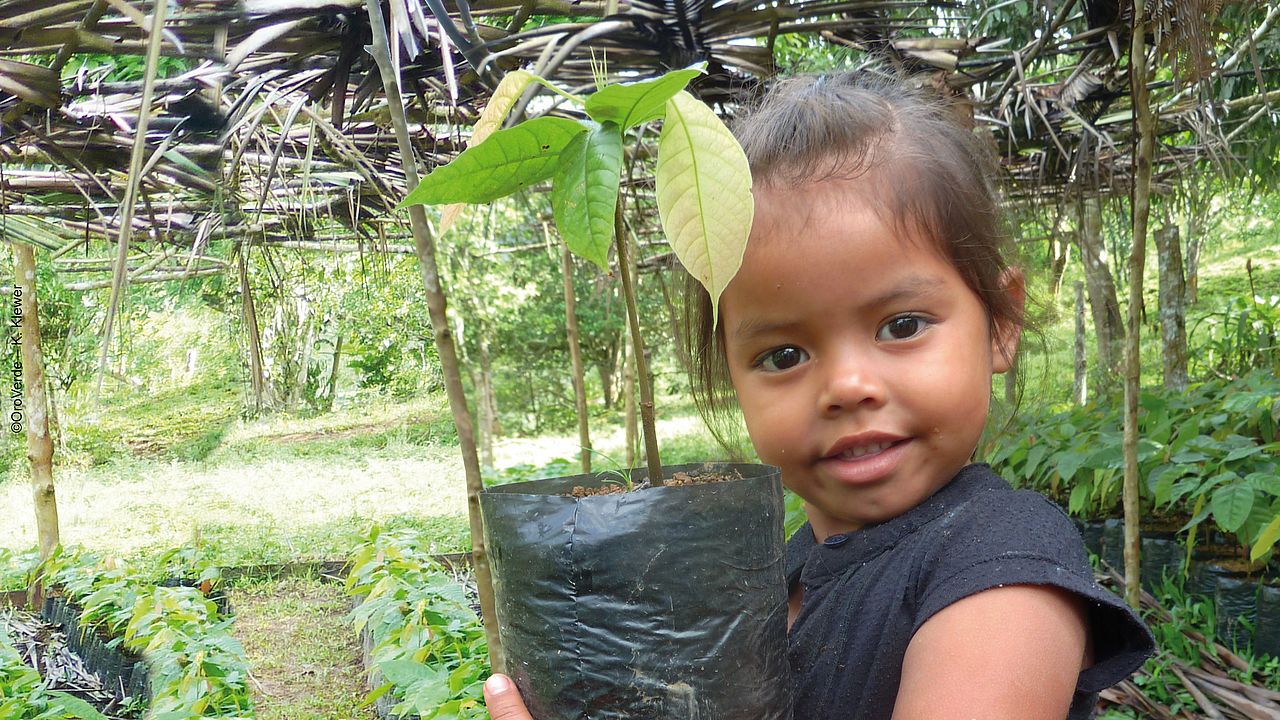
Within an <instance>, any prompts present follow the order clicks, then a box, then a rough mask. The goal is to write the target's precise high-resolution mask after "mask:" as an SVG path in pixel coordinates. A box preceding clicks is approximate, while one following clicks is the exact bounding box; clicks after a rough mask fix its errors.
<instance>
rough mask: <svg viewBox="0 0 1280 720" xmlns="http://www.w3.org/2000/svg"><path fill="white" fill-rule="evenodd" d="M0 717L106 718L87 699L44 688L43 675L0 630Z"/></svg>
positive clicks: (28, 719)
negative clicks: (31, 665) (29, 663)
mask: <svg viewBox="0 0 1280 720" xmlns="http://www.w3.org/2000/svg"><path fill="white" fill-rule="evenodd" d="M0 718H5V720H72V719H78V720H107V718H106V716H105V715H103V714H102V713H100V712H98V711H97V710H95V709H94V708H93V706H91V705H89V703H87V702H85V701H84V700H81V699H80V698H77V697H75V696H73V695H68V694H67V693H64V692H57V691H54V690H48V689H46V686H45V683H44V680H43V678H41V677H40V673H38V672H36V671H35V670H34V669H32V668H31V667H30V666H28V665H27V664H26V663H24V662H23V661H22V656H21V655H19V654H18V651H17V650H16V649H15V648H14V647H13V643H12V641H11V640H10V639H9V636H8V634H7V633H5V632H3V631H0Z"/></svg>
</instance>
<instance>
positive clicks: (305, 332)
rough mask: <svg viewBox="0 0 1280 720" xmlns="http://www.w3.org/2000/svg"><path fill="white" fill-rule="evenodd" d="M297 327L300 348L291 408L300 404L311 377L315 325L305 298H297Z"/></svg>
mask: <svg viewBox="0 0 1280 720" xmlns="http://www.w3.org/2000/svg"><path fill="white" fill-rule="evenodd" d="M298 326H299V327H298V329H299V331H300V332H301V336H302V347H301V348H300V350H301V352H299V353H298V372H297V374H296V375H295V376H294V380H293V387H292V388H290V390H289V407H291V408H296V407H298V406H299V405H301V404H302V394H303V392H305V390H306V387H307V378H308V377H309V376H310V375H311V351H312V349H313V348H314V347H315V342H316V335H315V330H316V329H315V323H313V322H312V321H311V303H310V302H308V301H307V300H306V299H305V298H298Z"/></svg>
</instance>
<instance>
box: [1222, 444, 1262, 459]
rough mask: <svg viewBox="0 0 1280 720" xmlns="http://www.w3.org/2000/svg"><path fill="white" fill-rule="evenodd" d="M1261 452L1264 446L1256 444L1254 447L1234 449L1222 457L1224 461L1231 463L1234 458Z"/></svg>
mask: <svg viewBox="0 0 1280 720" xmlns="http://www.w3.org/2000/svg"><path fill="white" fill-rule="evenodd" d="M1260 452H1262V447H1261V446H1258V445H1254V446H1252V447H1244V448H1236V449H1235V450H1232V451H1231V452H1229V453H1227V456H1226V457H1224V458H1222V462H1224V463H1229V462H1231V461H1232V460H1239V459H1240V458H1247V457H1249V456H1250V455H1257V454H1258V453H1260Z"/></svg>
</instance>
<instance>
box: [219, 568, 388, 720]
mask: <svg viewBox="0 0 1280 720" xmlns="http://www.w3.org/2000/svg"><path fill="white" fill-rule="evenodd" d="M230 600H231V603H232V607H233V608H234V610H235V612H236V622H235V626H234V628H233V630H232V632H233V634H234V635H235V636H236V637H237V638H238V639H239V640H240V642H241V643H243V645H244V648H245V653H246V656H247V658H248V661H249V667H250V668H251V671H252V673H253V680H252V681H251V683H250V685H251V687H252V689H253V700H254V706H255V708H256V711H257V712H256V715H257V718H258V720H374V718H376V717H377V716H376V715H375V713H374V712H373V710H372V708H367V707H362V703H363V702H364V698H365V695H366V693H367V692H368V690H367V689H366V688H365V685H364V677H365V676H364V671H363V667H362V661H361V654H360V647H359V643H358V640H357V639H356V634H355V632H354V631H353V630H352V627H351V625H350V623H348V622H346V619H345V618H346V615H347V611H348V608H349V606H350V600H349V598H348V597H347V596H346V593H345V592H344V591H343V588H342V585H341V584H338V583H335V582H326V581H322V580H321V579H319V578H316V577H287V578H281V579H277V580H268V581H246V582H243V583H239V584H237V585H236V586H235V587H234V588H232V590H231V593H230Z"/></svg>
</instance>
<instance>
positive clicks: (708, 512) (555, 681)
mask: <svg viewBox="0 0 1280 720" xmlns="http://www.w3.org/2000/svg"><path fill="white" fill-rule="evenodd" d="M704 471H711V472H720V473H726V474H729V475H735V474H736V475H740V476H741V478H740V479H735V480H732V481H729V482H715V483H702V484H692V485H675V486H672V485H667V486H664V487H659V488H647V489H641V490H635V491H632V492H625V493H614V494H609V495H597V496H592V497H582V498H577V497H573V496H572V494H571V493H572V491H573V488H574V487H575V486H583V487H588V488H596V487H601V486H602V485H604V484H605V482H604V480H610V478H609V477H608V476H597V475H575V476H570V477H563V478H553V479H549V480H534V481H530V482H523V483H514V484H511V485H502V486H498V487H493V488H489V489H488V490H486V491H485V492H484V493H483V494H482V495H481V496H480V508H481V511H482V513H483V515H484V520H485V533H486V537H487V538H488V543H489V553H490V561H491V562H492V567H493V577H494V595H495V599H496V601H497V615H498V628H499V633H500V634H501V637H502V642H503V649H504V652H505V659H506V665H507V672H508V673H509V674H510V675H511V676H512V678H513V679H514V680H515V682H516V685H517V686H518V687H519V688H520V693H521V695H522V696H523V697H524V698H525V701H526V703H527V704H528V706H529V710H530V712H531V713H532V715H533V717H534V718H536V719H537V720H588V719H589V720H623V719H626V720H672V719H673V718H690V719H691V718H698V720H788V719H789V718H790V717H791V698H790V692H791V689H790V685H791V683H790V678H789V669H788V663H787V628H786V615H787V596H786V583H785V579H784V567H783V557H784V553H783V547H784V542H783V532H782V517H783V505H782V485H781V482H780V478H779V473H778V470H777V469H776V468H773V467H768V466H764V465H740V464H717V465H708V466H704V465H680V466H668V467H666V468H664V472H665V474H666V475H667V476H668V477H670V476H671V475H672V474H673V473H676V472H689V473H698V472H704ZM629 476H630V478H631V480H632V481H633V482H634V483H636V484H640V483H642V482H643V481H644V480H645V479H646V478H647V473H646V472H645V470H644V469H635V470H632V471H630V473H629Z"/></svg>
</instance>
